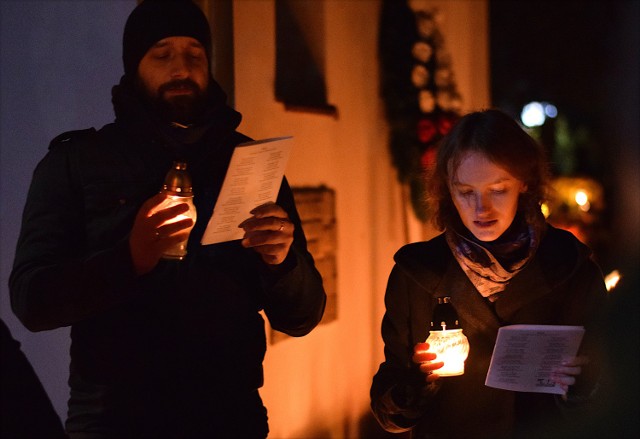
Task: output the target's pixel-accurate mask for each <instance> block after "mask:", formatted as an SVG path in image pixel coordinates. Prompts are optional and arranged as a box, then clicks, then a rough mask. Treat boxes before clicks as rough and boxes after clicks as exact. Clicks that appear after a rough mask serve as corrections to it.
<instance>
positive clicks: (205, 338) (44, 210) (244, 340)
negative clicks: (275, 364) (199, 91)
mask: <svg viewBox="0 0 640 439" xmlns="http://www.w3.org/2000/svg"><path fill="white" fill-rule="evenodd" d="M130 90H131V87H129V86H128V85H127V83H126V78H125V79H123V81H122V82H121V84H120V85H118V86H116V87H114V91H113V100H114V108H115V112H116V121H115V123H112V124H108V125H106V126H104V127H103V128H102V129H100V130H99V131H95V130H93V129H90V130H85V131H80V132H71V133H65V134H63V135H61V136H59V137H58V138H56V139H54V141H52V143H51V146H50V150H49V152H48V154H47V155H46V156H45V157H44V159H43V160H42V161H41V162H40V163H39V164H38V166H37V168H36V170H35V173H34V175H33V181H32V184H31V188H30V190H29V195H28V199H27V202H26V206H25V209H24V216H23V223H22V230H21V234H20V237H19V241H18V245H17V251H16V257H15V262H14V268H13V272H12V274H11V277H10V290H11V303H12V307H13V310H14V312H15V313H16V315H17V316H18V317H19V318H20V320H21V321H22V322H23V324H24V325H25V326H26V327H27V328H29V329H30V330H33V331H40V330H47V329H53V328H58V327H62V326H69V325H71V338H72V344H71V367H70V379H69V383H70V387H71V397H70V401H69V418H68V420H67V428H68V429H69V430H70V431H72V432H73V431H84V432H92V431H93V432H97V433H101V434H102V433H105V432H106V433H105V435H111V436H117V435H119V434H122V433H123V432H127V434H129V435H131V436H134V435H135V436H137V437H146V436H148V437H171V436H173V434H172V432H174V431H175V432H179V433H180V437H188V436H189V431H190V429H191V428H192V429H193V432H194V434H193V435H194V436H197V435H198V434H199V433H201V432H208V431H218V432H220V431H224V430H222V426H221V425H220V424H221V423H223V424H224V423H226V424H236V425H233V429H235V430H232V431H242V430H241V429H242V427H243V425H244V424H248V423H249V422H248V421H247V422H243V419H244V420H245V421H246V420H250V419H252V418H251V414H250V413H247V411H248V410H254V411H255V410H258V411H260V413H262V417H264V424H265V425H266V414H264V413H263V412H264V409H263V408H262V405H261V403H260V401H259V397H258V396H257V389H258V388H259V387H261V386H262V382H263V373H262V361H263V358H264V355H265V349H266V342H265V340H266V338H265V330H264V321H263V318H262V316H261V314H260V313H259V312H260V311H262V310H264V312H265V314H266V316H267V317H268V318H269V321H270V324H271V326H272V327H273V328H274V329H277V330H280V331H282V332H285V333H287V334H290V335H293V336H302V335H305V334H307V333H308V332H309V331H311V330H312V329H313V328H314V327H315V326H316V325H317V324H318V323H319V321H320V319H321V317H322V313H323V310H324V304H325V293H324V290H323V287H322V280H321V277H320V275H319V273H318V271H317V270H316V269H315V267H314V262H313V259H312V257H311V255H310V254H309V253H308V251H307V248H306V240H305V237H304V234H303V231H302V228H301V224H300V219H299V217H298V214H297V212H296V209H295V205H294V201H293V197H292V193H291V190H290V188H289V186H288V184H287V181H286V179H285V180H283V183H282V187H281V190H280V193H279V196H278V200H277V204H279V205H280V206H282V207H283V208H284V209H285V210H286V211H287V213H288V215H289V218H290V219H291V221H292V222H293V223H294V225H295V234H294V243H293V245H292V247H291V250H290V252H289V255H288V256H287V258H286V260H285V261H284V262H283V263H282V264H281V265H280V266H278V267H277V269H275V270H273V269H271V268H269V267H267V266H266V265H265V264H264V263H263V262H262V261H261V259H260V257H259V256H258V254H257V253H256V252H255V251H254V250H251V249H245V248H243V247H242V246H241V245H240V242H239V241H232V242H226V243H221V244H215V245H207V246H202V245H201V244H200V240H201V237H202V235H203V233H204V229H205V227H206V225H207V222H208V219H209V217H210V216H211V213H212V211H213V206H214V204H215V201H216V198H217V196H218V193H219V190H220V187H221V183H222V180H223V179H224V176H225V172H226V169H227V165H228V163H229V160H230V157H231V154H232V151H233V148H234V147H235V146H236V145H237V144H239V143H241V142H243V141H246V140H248V138H247V137H246V136H243V135H241V134H239V133H238V132H237V131H236V127H237V126H238V124H239V123H240V119H241V117H240V114H239V113H237V112H235V111H234V110H232V109H231V108H229V107H228V106H226V104H225V97H224V94H223V93H222V91H221V90H220V89H219V87H218V86H217V84H215V83H214V84H213V86H212V91H211V96H210V98H209V103H208V107H207V111H206V113H205V114H204V116H203V118H202V120H201V121H198V123H197V124H195V127H194V128H192V129H182V128H177V127H171V126H165V125H163V124H162V123H160V122H159V118H158V117H156V116H154V114H153V113H151V112H149V111H147V109H146V108H147V107H146V106H145V105H143V104H142V103H141V101H140V99H138V98H137V97H136V94H135V93H132V92H131V91H130ZM175 159H182V160H186V161H187V163H188V169H189V171H190V173H191V176H192V179H193V189H194V202H195V205H196V208H197V214H198V221H197V222H196V225H195V227H194V229H193V231H192V233H191V235H190V238H189V244H188V255H187V256H186V259H185V260H183V261H181V262H168V261H161V262H160V264H159V265H158V266H157V267H156V268H155V269H154V270H153V271H152V272H150V273H148V274H146V275H143V276H136V275H135V274H134V271H133V265H132V261H131V256H130V252H129V247H128V234H129V233H130V231H131V228H132V225H133V222H134V218H135V215H136V213H137V212H138V210H139V208H140V206H141V204H142V203H143V202H144V201H145V200H147V199H149V198H150V197H152V196H153V195H155V194H156V193H158V191H159V189H160V188H161V187H162V183H163V180H164V177H165V174H166V172H167V171H168V170H169V168H170V166H171V164H172V161H173V160H175ZM256 407H257V408H256ZM262 417H261V419H260V421H261V422H262V421H263V419H262ZM237 424H241V425H237Z"/></svg>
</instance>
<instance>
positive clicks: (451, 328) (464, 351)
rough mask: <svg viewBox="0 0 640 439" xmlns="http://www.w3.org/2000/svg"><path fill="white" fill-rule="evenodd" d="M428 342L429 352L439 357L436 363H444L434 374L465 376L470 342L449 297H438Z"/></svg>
mask: <svg viewBox="0 0 640 439" xmlns="http://www.w3.org/2000/svg"><path fill="white" fill-rule="evenodd" d="M426 342H427V343H429V351H430V352H433V353H435V354H436V355H437V358H436V359H435V361H437V362H439V361H442V362H444V365H443V366H442V367H441V368H440V369H437V370H435V371H434V373H436V374H438V375H439V376H441V377H449V376H457V375H462V374H464V362H465V361H466V359H467V356H468V355H469V340H468V339H467V337H466V336H465V335H464V334H463V333H462V328H460V325H459V322H458V315H457V313H456V311H455V309H454V308H453V305H451V303H450V298H449V297H438V304H437V305H436V308H435V310H434V313H433V319H432V321H431V330H430V331H429V337H428V338H427V340H426Z"/></svg>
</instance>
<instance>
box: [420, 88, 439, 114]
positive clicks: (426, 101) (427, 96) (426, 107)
mask: <svg viewBox="0 0 640 439" xmlns="http://www.w3.org/2000/svg"><path fill="white" fill-rule="evenodd" d="M418 103H419V105H420V110H421V111H422V112H423V113H431V112H432V111H433V110H434V109H435V106H436V100H435V99H434V98H433V93H431V92H430V91H429V90H421V91H420V94H419V95H418Z"/></svg>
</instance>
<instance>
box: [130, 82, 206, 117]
mask: <svg viewBox="0 0 640 439" xmlns="http://www.w3.org/2000/svg"><path fill="white" fill-rule="evenodd" d="M175 89H178V90H183V89H187V90H190V91H191V92H192V94H190V95H178V96H172V97H170V98H165V97H164V95H165V93H166V92H167V91H169V90H175ZM143 90H144V88H143ZM143 93H144V92H143ZM144 95H145V98H146V99H145V100H146V101H148V103H149V104H150V105H151V107H152V108H153V109H154V111H155V112H156V113H157V114H158V115H159V116H160V118H161V119H162V120H165V121H167V122H177V123H179V124H182V125H190V124H192V123H194V122H195V121H196V120H197V118H198V117H199V116H200V115H201V114H202V113H203V112H204V109H205V106H206V102H207V99H206V91H203V90H201V89H200V88H199V87H198V85H197V84H196V83H195V82H194V81H192V80H191V79H176V80H174V81H170V82H167V83H165V84H163V85H161V86H160V87H159V88H158V91H157V93H156V94H155V95H154V96H149V95H148V93H144Z"/></svg>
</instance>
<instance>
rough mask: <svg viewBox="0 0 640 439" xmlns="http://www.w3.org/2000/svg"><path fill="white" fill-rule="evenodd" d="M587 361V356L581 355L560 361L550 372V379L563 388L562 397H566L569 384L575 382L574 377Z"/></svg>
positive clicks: (580, 371)
mask: <svg viewBox="0 0 640 439" xmlns="http://www.w3.org/2000/svg"><path fill="white" fill-rule="evenodd" d="M588 363H589V357H587V356H585V355H582V356H578V357H574V358H571V359H568V360H565V361H563V362H562V365H561V366H558V367H556V368H555V369H554V370H553V371H552V372H551V379H552V380H553V381H555V382H556V384H558V385H559V386H560V387H561V388H562V390H564V395H563V398H564V399H566V398H567V391H568V390H569V386H573V385H574V384H575V383H576V377H578V376H579V375H580V374H581V373H582V366H585V365H587V364H588Z"/></svg>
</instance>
